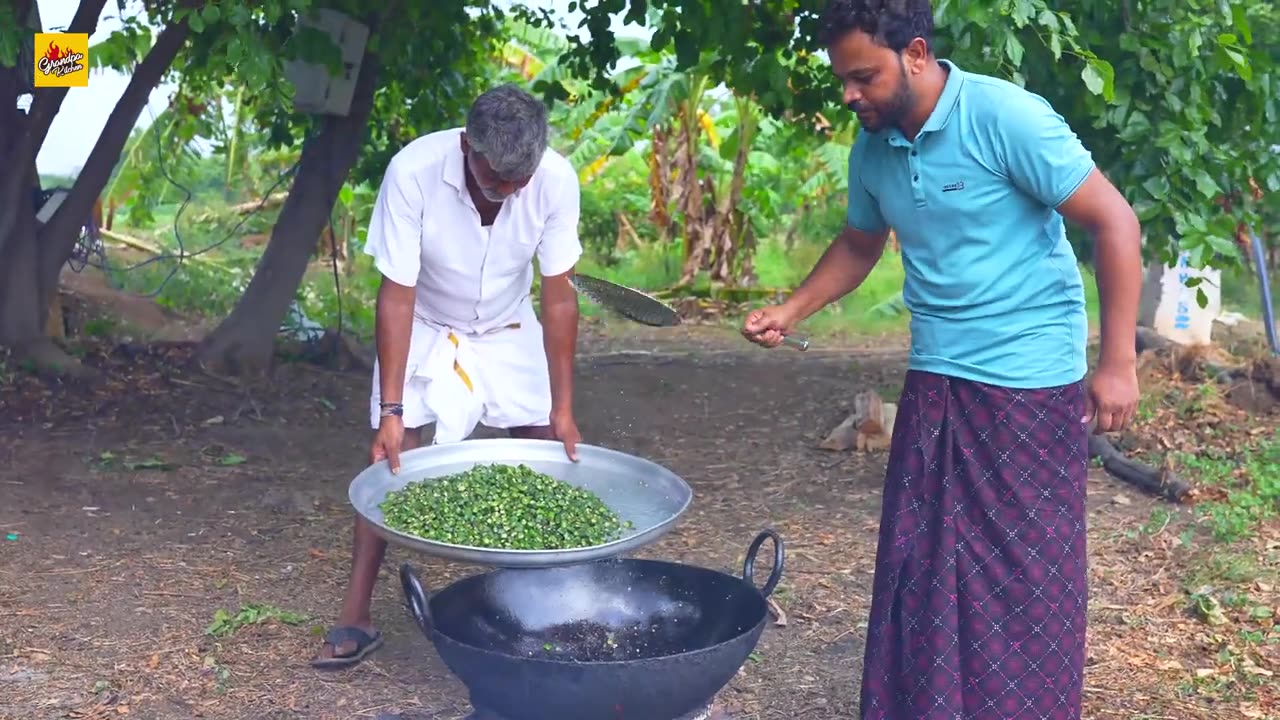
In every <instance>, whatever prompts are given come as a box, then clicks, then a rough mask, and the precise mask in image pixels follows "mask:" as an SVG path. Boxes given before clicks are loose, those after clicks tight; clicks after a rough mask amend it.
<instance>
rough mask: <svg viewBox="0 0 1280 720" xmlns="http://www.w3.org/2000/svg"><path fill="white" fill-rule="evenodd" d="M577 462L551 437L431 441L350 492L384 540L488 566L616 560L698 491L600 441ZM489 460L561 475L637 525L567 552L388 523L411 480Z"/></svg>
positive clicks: (665, 524)
mask: <svg viewBox="0 0 1280 720" xmlns="http://www.w3.org/2000/svg"><path fill="white" fill-rule="evenodd" d="M577 451H578V461H577V462H573V461H572V460H570V459H569V458H568V456H566V455H565V452H564V445H563V444H562V443H560V442H557V441H551V440H524V439H515V438H486V439H476V440H463V441H461V442H455V443H446V444H442V445H428V446H426V447H421V448H416V449H414V450H410V451H408V452H405V453H402V454H401V455H400V472H399V473H398V474H395V475H393V474H391V470H390V468H389V466H388V465H387V463H386V461H382V462H378V463H376V464H374V465H370V466H369V467H367V468H365V469H364V470H363V471H362V472H361V473H360V474H359V475H357V476H356V477H355V479H354V480H352V481H351V486H350V488H349V489H348V492H347V495H348V497H349V498H350V500H351V505H352V507H354V508H355V511H356V512H357V513H358V514H359V515H360V516H361V517H363V518H364V519H365V520H367V521H369V523H370V524H371V525H372V526H373V529H374V531H375V532H376V533H377V534H378V535H379V536H381V537H382V538H384V539H385V540H386V541H387V542H389V543H391V544H394V545H399V546H401V547H405V548H409V549H411V550H416V551H419V552H423V553H426V554H428V555H433V556H435V557H440V558H447V559H449V560H455V561H458V562H465V563H471V564H475V565H485V566H491V567H525V568H527V567H550V566H555V565H569V564H572V563H579V562H586V561H590V560H599V559H604V558H611V557H616V556H619V555H623V554H625V553H628V552H631V551H633V550H636V549H638V548H641V547H644V546H646V545H648V544H650V543H652V542H654V541H655V540H657V539H658V538H660V537H662V536H663V535H665V534H666V533H667V532H668V531H670V530H671V528H672V527H673V526H674V525H675V523H676V521H677V520H678V519H679V518H680V516H681V515H683V514H684V512H685V510H687V509H688V508H689V504H690V503H691V502H692V501H693V490H692V489H691V488H690V487H689V485H688V483H686V482H685V481H684V480H683V479H681V478H680V477H678V476H677V475H676V474H675V473H673V472H671V471H670V470H668V469H667V468H665V467H663V466H661V465H659V464H657V463H654V462H650V461H648V460H645V459H643V458H639V457H636V456H634V455H628V454H627V453H623V452H619V451H617V450H610V449H608V448H602V447H598V446H595V445H583V444H579V445H578V446H577ZM487 463H505V464H510V465H517V464H521V463H523V464H525V465H528V466H529V467H531V468H533V469H534V470H536V471H538V472H541V473H546V474H547V475H550V476H551V477H553V478H556V479H557V480H562V481H564V482H567V483H569V484H571V485H576V486H578V487H581V488H583V489H586V490H589V491H590V492H593V493H595V494H596V495H597V496H599V497H600V499H601V500H602V501H604V503H605V504H606V505H608V506H609V507H610V508H611V509H612V510H613V511H614V512H616V513H618V515H619V517H621V518H622V519H623V520H630V521H631V524H632V527H631V529H630V530H628V531H626V533H625V534H624V535H623V536H622V537H620V538H619V539H617V540H614V541H613V542H610V543H606V544H604V545H595V546H592V547H584V548H574V549H569V550H496V549H490V548H479V547H470V546H466V545H453V544H450V543H443V542H436V541H432V540H427V539H424V538H420V537H417V536H414V535H409V534H406V533H403V532H400V531H398V530H394V529H392V528H389V527H387V526H386V525H385V524H384V522H383V517H382V511H381V510H379V509H378V505H379V504H381V503H382V501H383V500H385V499H386V497H387V493H389V492H391V491H393V490H399V489H401V488H403V487H404V486H406V485H408V484H409V483H411V482H415V481H418V480H423V479H427V478H435V477H441V476H444V475H451V474H453V473H457V472H462V471H464V470H467V469H469V468H471V467H473V466H475V465H479V464H487Z"/></svg>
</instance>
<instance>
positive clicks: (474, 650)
mask: <svg viewBox="0 0 1280 720" xmlns="http://www.w3.org/2000/svg"><path fill="white" fill-rule="evenodd" d="M766 539H772V540H773V545H774V563H773V570H772V572H771V573H770V574H769V578H768V580H767V581H766V582H765V584H764V587H763V588H759V589H757V588H756V586H755V584H754V580H753V575H754V569H755V559H756V553H757V552H758V551H759V549H760V546H761V545H762V544H763V543H764V541H765V540H766ZM783 557H784V552H783V545H782V540H781V538H779V537H778V535H777V533H775V532H773V531H772V530H765V531H764V532H761V533H760V534H759V535H758V536H757V537H756V538H755V540H754V541H753V542H752V543H751V545H750V547H749V548H748V549H747V554H746V559H745V560H744V561H743V567H742V577H741V578H737V577H734V576H732V575H729V574H726V573H722V572H717V571H715V570H709V569H706V568H701V567H696V566H692V565H682V564H679V563H672V562H660V561H656V560H638V559H622V560H618V559H613V560H600V561H595V562H588V563H582V564H577V565H569V566H564V567H551V568H529V569H525V568H511V569H500V570H495V571H492V572H489V573H485V574H482V575H476V576H473V577H469V578H466V579H465V580H460V581H458V582H456V583H453V584H452V585H449V586H448V587H445V588H444V589H443V590H440V591H439V592H437V593H435V594H433V595H432V596H431V597H430V600H429V601H428V599H427V593H426V591H425V590H423V587H422V584H421V583H420V582H419V580H418V578H417V575H416V574H415V572H414V570H413V568H412V567H411V566H410V565H408V564H407V563H406V564H404V565H402V566H401V567H400V581H401V585H402V588H403V590H404V595H405V599H406V600H407V601H408V605H409V610H410V612H411V613H412V614H413V618H414V620H416V621H417V623H418V626H419V627H420V628H421V629H422V632H423V634H425V635H426V636H427V637H428V638H430V639H431V642H432V643H433V644H434V645H435V647H436V650H437V652H439V654H440V657H441V659H442V660H444V663H445V665H447V666H448V667H449V669H450V670H451V671H452V672H453V673H454V674H455V675H456V676H457V677H458V679H459V680H461V681H462V683H463V684H464V685H466V687H467V689H468V690H469V691H470V693H471V704H472V705H473V706H474V707H475V708H476V709H477V710H483V711H487V712H491V713H496V714H497V715H499V716H500V717H503V718H506V719H507V720H673V719H674V718H678V717H680V716H682V715H685V714H687V713H691V712H694V711H696V710H699V709H701V708H702V707H705V706H706V705H707V704H708V703H710V702H711V701H712V700H713V699H714V698H715V695H716V693H717V692H719V691H720V689H721V688H723V687H724V686H725V685H726V684H727V683H728V682H729V681H730V680H731V679H732V678H733V676H734V674H735V673H736V672H737V671H738V669H739V668H740V667H742V664H743V663H744V662H746V660H747V657H748V656H749V655H750V654H751V652H752V650H754V649H755V646H756V643H757V642H758V641H759V639H760V634H761V632H763V630H764V626H765V622H766V621H767V620H768V617H769V609H768V605H767V602H766V597H767V596H768V595H769V594H770V593H772V592H773V589H774V588H775V587H777V585H778V581H779V580H780V579H781V577H782V567H783Z"/></svg>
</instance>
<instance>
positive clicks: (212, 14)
mask: <svg viewBox="0 0 1280 720" xmlns="http://www.w3.org/2000/svg"><path fill="white" fill-rule="evenodd" d="M200 14H201V15H203V16H204V21H205V22H207V23H209V24H210V25H212V24H213V23H216V22H218V20H220V19H222V11H221V10H219V9H218V6H217V5H205V6H204V10H202V11H201V12H200Z"/></svg>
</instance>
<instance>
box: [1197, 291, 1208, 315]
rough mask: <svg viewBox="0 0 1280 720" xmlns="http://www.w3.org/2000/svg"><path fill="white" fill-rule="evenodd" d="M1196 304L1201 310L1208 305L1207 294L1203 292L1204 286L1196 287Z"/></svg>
mask: <svg viewBox="0 0 1280 720" xmlns="http://www.w3.org/2000/svg"><path fill="white" fill-rule="evenodd" d="M1196 304H1197V305H1199V306H1200V309H1201V310H1203V309H1205V308H1207V307H1209V296H1208V295H1205V294H1204V288H1196Z"/></svg>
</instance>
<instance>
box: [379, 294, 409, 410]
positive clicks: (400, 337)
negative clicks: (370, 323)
mask: <svg viewBox="0 0 1280 720" xmlns="http://www.w3.org/2000/svg"><path fill="white" fill-rule="evenodd" d="M414 293H415V291H414V288H412V287H406V286H404V285H397V284H396V283H394V282H392V281H390V280H388V279H386V278H383V279H382V285H381V286H380V287H379V288H378V306H377V313H376V316H375V320H374V335H375V341H376V344H377V348H378V388H379V392H380V394H381V395H382V402H391V403H398V402H402V401H403V400H404V397H403V395H404V372H405V365H406V364H407V363H408V358H409V338H410V335H411V334H412V332H413V303H414Z"/></svg>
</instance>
